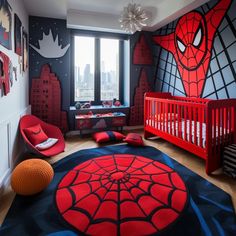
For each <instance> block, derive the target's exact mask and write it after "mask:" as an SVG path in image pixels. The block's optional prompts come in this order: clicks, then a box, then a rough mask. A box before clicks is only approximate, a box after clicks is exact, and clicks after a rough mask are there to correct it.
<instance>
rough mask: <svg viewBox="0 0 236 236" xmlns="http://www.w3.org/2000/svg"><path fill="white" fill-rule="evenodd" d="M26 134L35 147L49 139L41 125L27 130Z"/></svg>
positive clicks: (25, 130)
mask: <svg viewBox="0 0 236 236" xmlns="http://www.w3.org/2000/svg"><path fill="white" fill-rule="evenodd" d="M24 132H25V134H26V136H27V138H28V139H29V141H30V142H31V143H32V144H33V145H34V146H35V145H37V144H39V143H42V142H44V141H46V140H47V139H48V136H47V135H46V134H45V133H44V131H43V129H42V127H41V125H40V124H37V125H34V126H31V127H28V128H25V129H24Z"/></svg>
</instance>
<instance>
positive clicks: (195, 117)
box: [193, 107, 199, 145]
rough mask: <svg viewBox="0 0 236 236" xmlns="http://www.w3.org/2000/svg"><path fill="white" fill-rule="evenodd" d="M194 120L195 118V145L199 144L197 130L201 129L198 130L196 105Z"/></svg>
mask: <svg viewBox="0 0 236 236" xmlns="http://www.w3.org/2000/svg"><path fill="white" fill-rule="evenodd" d="M193 120H194V144H195V145H198V144H197V136H198V135H197V131H199V130H197V109H196V107H194V109H193Z"/></svg>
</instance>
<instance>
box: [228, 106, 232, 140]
mask: <svg viewBox="0 0 236 236" xmlns="http://www.w3.org/2000/svg"><path fill="white" fill-rule="evenodd" d="M232 118H233V117H232V108H231V107H229V144H230V143H232V141H233V140H232V134H231V132H232V126H231V120H232Z"/></svg>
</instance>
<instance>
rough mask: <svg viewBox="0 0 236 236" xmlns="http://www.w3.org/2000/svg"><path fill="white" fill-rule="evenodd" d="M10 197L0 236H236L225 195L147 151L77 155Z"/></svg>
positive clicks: (119, 148)
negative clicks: (48, 179)
mask: <svg viewBox="0 0 236 236" xmlns="http://www.w3.org/2000/svg"><path fill="white" fill-rule="evenodd" d="M53 167H54V171H55V176H54V179H53V181H52V183H51V184H50V185H49V187H48V188H47V189H46V190H45V191H43V192H42V193H40V194H38V195H35V196H31V197H20V196H17V197H16V198H15V200H14V202H13V204H12V206H11V208H10V210H9V212H8V214H7V217H6V219H5V221H4V223H3V225H2V227H1V228H0V235H16V233H17V234H18V235H59V234H60V235H105V236H106V235H112V236H113V235H127V236H128V235H129V236H130V235H164V236H167V235H209V236H210V235H214V236H217V235H236V219H235V213H234V209H233V206H232V202H231V198H230V196H229V195H228V194H227V193H225V192H224V191H222V190H221V189H219V188H217V187H216V186H214V185H212V184H211V183H209V182H208V181H206V180H205V179H203V178H201V177H200V176H198V175H197V174H195V173H193V172H192V171H190V170H189V169H187V168H186V167H184V166H182V165H180V164H178V163H177V162H176V161H174V160H172V159H171V158H169V157H168V156H167V155H165V154H164V153H162V152H160V151H159V150H157V149H155V148H152V147H140V148H134V147H129V146H127V145H119V146H109V147H103V148H95V149H88V150H83V151H79V152H77V153H75V154H72V155H70V156H68V157H67V158H65V159H63V160H61V161H59V162H58V163H56V164H55V165H54V166H53Z"/></svg>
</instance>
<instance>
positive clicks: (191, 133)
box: [146, 119, 225, 148]
mask: <svg viewBox="0 0 236 236" xmlns="http://www.w3.org/2000/svg"><path fill="white" fill-rule="evenodd" d="M146 122H147V123H146V124H147V125H150V126H152V127H155V128H156V129H158V130H161V131H165V132H167V133H169V134H172V135H174V136H178V129H179V127H178V126H179V123H181V127H180V132H181V138H182V139H183V140H187V141H188V142H189V141H190V137H191V142H192V143H194V141H195V140H194V136H195V135H194V132H195V131H194V127H195V121H194V120H192V121H190V120H188V119H186V122H185V120H184V119H182V120H180V122H179V121H178V120H176V121H167V122H162V121H161V122H160V121H159V122H158V121H153V120H150V119H149V120H147V121H146ZM190 124H192V127H190V129H189V125H190ZM167 126H168V129H167ZM171 126H172V129H171ZM185 126H186V135H185ZM201 130H202V132H201ZM219 131H220V132H218V127H216V132H215V133H216V138H218V133H220V136H222V135H223V132H222V131H223V129H222V128H221V127H220V129H219ZM224 131H225V130H224ZM196 133H197V135H196V145H198V146H202V147H204V148H205V147H206V123H201V124H200V122H198V121H197V122H196ZM224 133H225V132H224ZM212 135H214V131H213V132H212ZM185 136H186V137H185ZM200 138H201V139H202V145H201V143H200ZM212 138H214V137H212Z"/></svg>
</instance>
